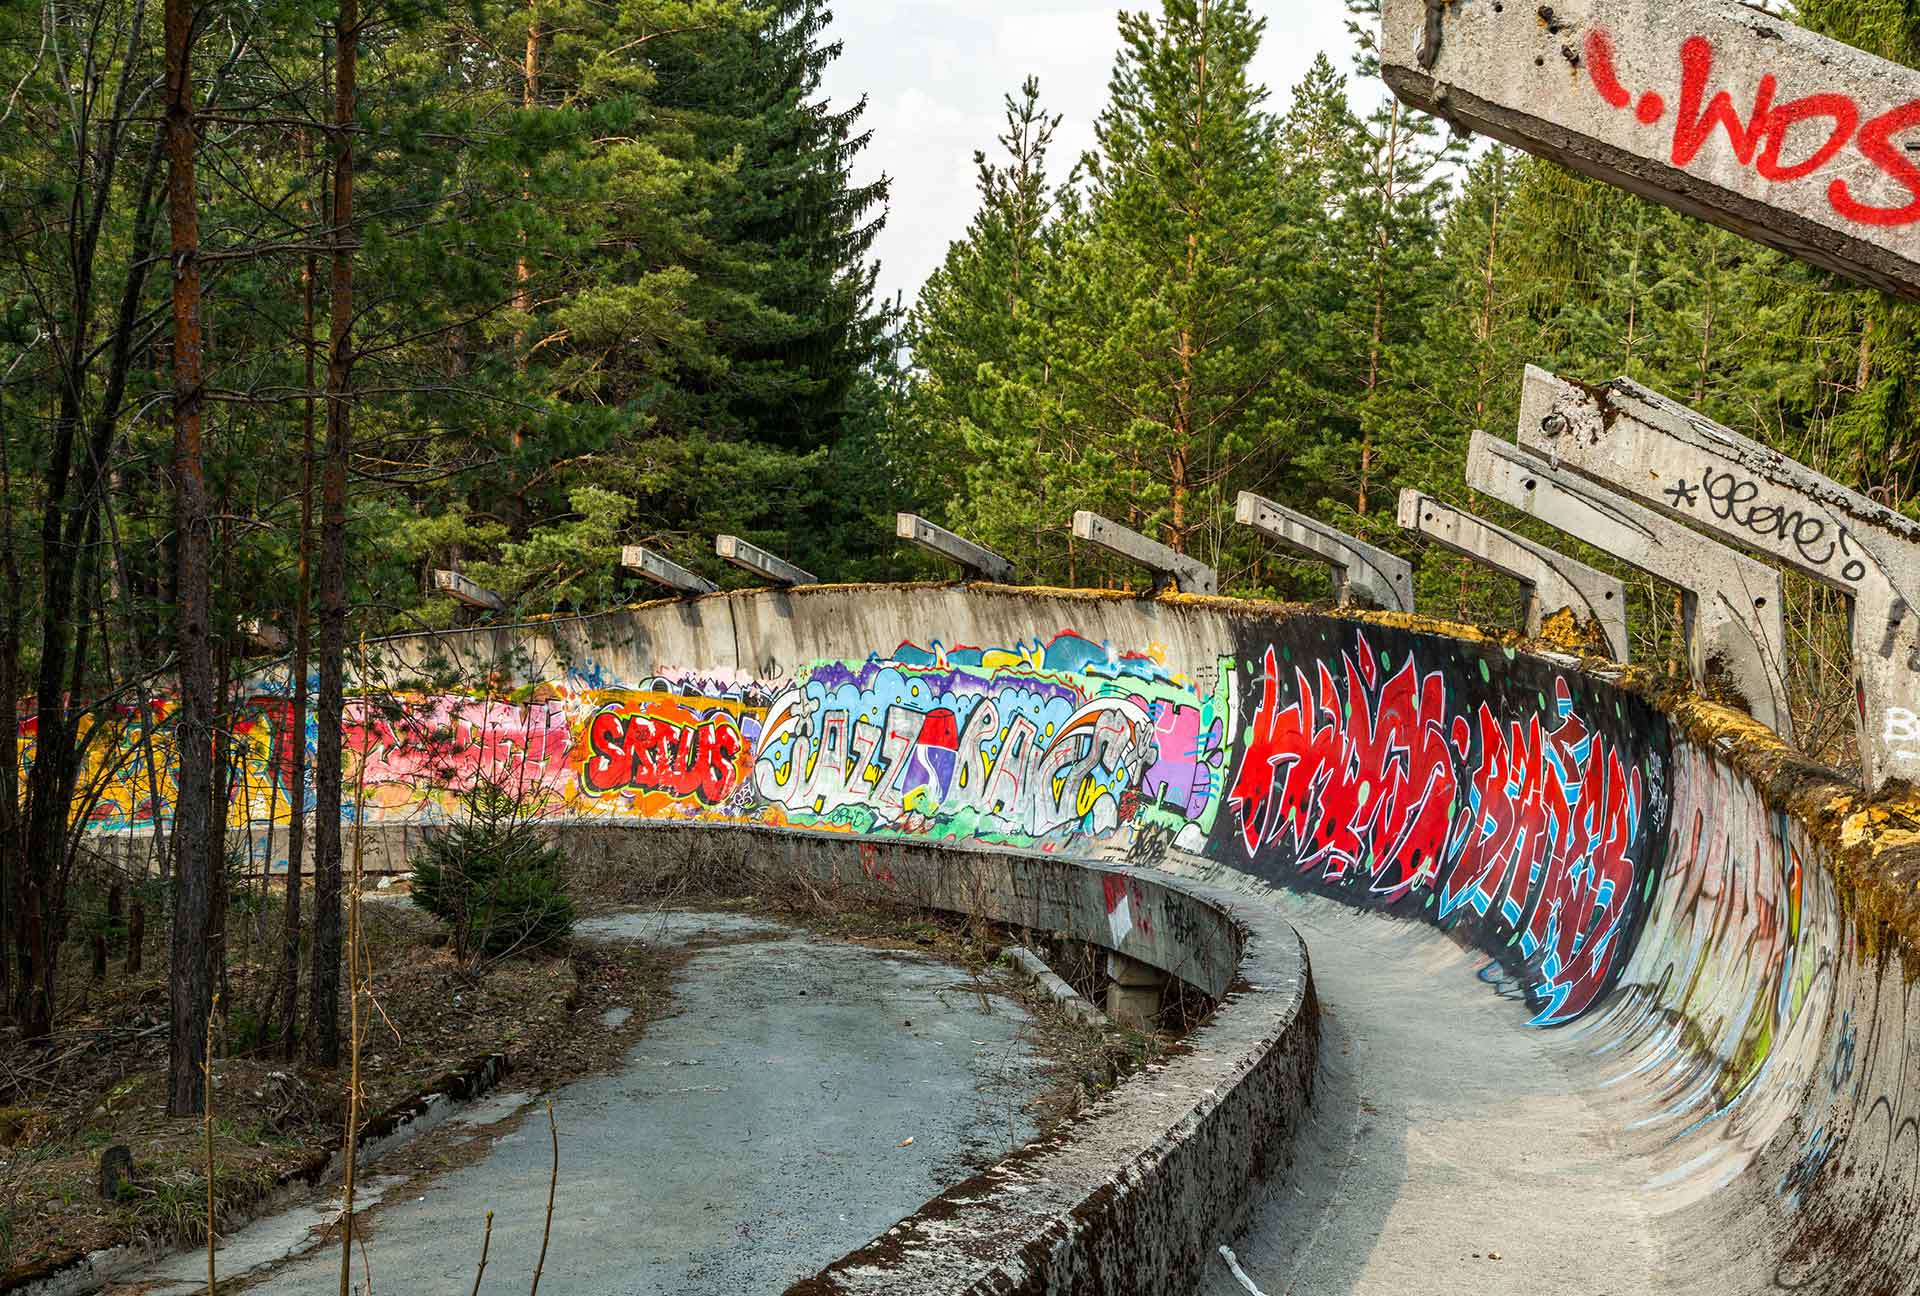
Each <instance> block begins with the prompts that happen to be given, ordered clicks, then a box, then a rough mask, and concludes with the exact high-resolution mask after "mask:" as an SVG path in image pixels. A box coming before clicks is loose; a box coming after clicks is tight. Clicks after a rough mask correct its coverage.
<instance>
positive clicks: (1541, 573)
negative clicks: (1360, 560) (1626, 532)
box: [1400, 487, 1627, 661]
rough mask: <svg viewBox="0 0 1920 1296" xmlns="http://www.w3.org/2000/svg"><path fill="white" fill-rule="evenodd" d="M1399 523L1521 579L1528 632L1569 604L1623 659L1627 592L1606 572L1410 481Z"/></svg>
mask: <svg viewBox="0 0 1920 1296" xmlns="http://www.w3.org/2000/svg"><path fill="white" fill-rule="evenodd" d="M1400 525H1401V526H1403V527H1405V528H1406V529H1407V530H1409V531H1413V532H1416V533H1418V534H1420V535H1423V536H1425V537H1427V539H1429V540H1431V541H1433V542H1434V543H1435V544H1437V545H1440V546H1441V547H1442V548H1445V549H1451V550H1453V551H1454V552H1455V553H1457V554H1462V555H1464V556H1466V557H1468V558H1471V559H1473V560H1474V561H1475V562H1478V563H1483V564H1485V565H1486V566H1488V567H1491V568H1493V569H1494V570H1495V571H1497V572H1501V573H1502V574H1504V575H1507V576H1511V577H1513V579H1515V580H1517V581H1519V582H1520V583H1521V584H1522V585H1524V586H1525V587H1526V590H1527V627H1526V628H1527V633H1528V634H1530V635H1537V634H1539V633H1540V630H1541V627H1542V625H1543V624H1544V623H1545V621H1546V618H1547V617H1548V615H1550V614H1552V613H1555V612H1559V611H1560V610H1562V609H1563V608H1566V609H1571V610H1572V611H1573V614H1574V616H1575V617H1577V618H1578V619H1579V620H1581V621H1582V622H1589V621H1590V622H1592V623H1594V624H1595V625H1597V626H1599V628H1600V635H1601V637H1602V638H1603V639H1604V640H1605V641H1606V646H1607V651H1608V652H1609V653H1611V654H1612V655H1613V658H1614V660H1615V661H1626V660H1627V593H1626V589H1625V587H1624V586H1622V585H1621V584H1620V582H1619V581H1617V580H1615V579H1614V578H1613V577H1611V576H1609V575H1607V574H1606V573H1605V572H1603V571H1600V570H1599V569H1597V568H1594V567H1589V566H1587V565H1586V564H1585V563H1583V562H1577V561H1575V560H1574V559H1572V558H1569V557H1567V556H1566V555H1565V554H1562V553H1555V552H1554V551H1553V550H1551V549H1549V548H1547V547H1546V546H1545V545H1538V544H1535V543H1534V542H1533V541H1531V540H1528V539H1526V538H1525V537H1524V536H1517V535H1515V534H1514V533H1513V532H1511V531H1508V530H1506V529H1505V528H1504V527H1497V526H1495V525H1494V524H1493V523H1491V522H1488V521H1486V520H1485V519H1483V518H1477V517H1475V516H1474V515H1473V514H1471V513H1463V512H1461V511H1460V510H1459V509H1457V508H1455V507H1453V505H1451V504H1444V503H1442V502H1441V501H1439V500H1437V499H1435V498H1434V497H1433V496H1431V495H1427V494H1424V493H1422V492H1420V491H1417V490H1414V489H1412V488H1411V487H1409V488H1408V489H1406V490H1403V491H1401V492H1400Z"/></svg>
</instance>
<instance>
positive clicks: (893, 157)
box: [825, 0, 1361, 305]
mask: <svg viewBox="0 0 1920 1296" xmlns="http://www.w3.org/2000/svg"><path fill="white" fill-rule="evenodd" d="M1123 7H1125V8H1134V9H1140V8H1151V9H1155V10H1156V11H1157V9H1158V5H1157V3H1155V0H1134V3H1132V4H1130V5H1125V6H1122V5H1102V4H1096V3H1089V0H833V11H834V34H835V35H836V36H838V37H839V38H840V39H841V40H842V41H843V42H845V45H846V49H845V52H844V53H842V55H841V56H840V58H839V60H838V61H837V62H835V63H834V64H832V65H831V66H830V67H829V68H828V70H827V73H826V85H825V90H826V93H827V95H828V96H829V97H830V98H831V99H832V100H833V101H834V103H835V104H836V105H840V104H845V103H850V102H852V101H853V100H855V99H857V98H859V96H860V95H861V94H862V93H865V94H866V95H868V96H869V103H868V106H867V116H866V124H867V126H868V127H869V128H870V129H871V130H872V131H873V142H872V143H871V144H870V145H869V146H868V148H867V150H866V152H865V153H864V154H862V155H861V159H860V163H859V170H858V174H859V178H861V179H866V178H870V177H872V176H875V175H878V174H879V173H881V172H885V173H886V174H888V175H890V176H892V177H893V201H892V203H891V207H890V213H891V214H890V215H889V216H888V218H887V227H886V230H885V232H883V233H882V234H881V236H880V241H879V244H878V245H877V247H876V249H875V254H876V255H877V256H878V257H879V258H880V260H881V262H882V267H881V271H880V291H881V293H882V294H883V295H885V296H889V297H891V296H892V295H893V294H894V293H895V292H904V293H905V294H906V297H907V302H908V304H909V305H911V304H912V302H913V298H914V295H915V293H917V292H918V291H919V288H920V283H921V281H922V280H924V279H925V278H926V277H927V274H928V273H929V272H930V271H932V270H933V269H934V268H935V267H937V266H938V265H939V264H940V262H941V259H942V258H944V257H945V256H946V251H947V244H948V243H949V242H951V241H952V240H953V239H956V238H958V237H959V236H960V235H961V234H962V233H964V232H965V230H966V227H967V222H968V220H970V219H971V218H972V216H973V207H974V197H975V195H974V168H973V153H974V150H975V149H985V150H988V151H989V152H991V151H992V150H993V149H994V148H995V147H996V145H995V144H994V136H995V135H997V134H998V133H999V131H1000V129H1001V124H1002V104H1001V101H1002V98H1003V96H1005V95H1006V94H1007V93H1008V92H1010V91H1014V90H1017V89H1018V88H1019V86H1020V82H1021V80H1022V79H1023V78H1025V77H1026V76H1028V75H1029V74H1032V75H1034V76H1038V77H1039V78H1040V93H1041V96H1042V102H1043V103H1044V105H1045V106H1046V107H1047V109H1048V110H1049V111H1050V112H1055V113H1063V114H1065V116H1066V120H1065V121H1064V122H1062V123H1061V126H1060V131H1059V134H1058V135H1057V136H1056V137H1055V140H1054V146H1053V150H1052V152H1051V154H1050V155H1049V158H1048V166H1049V170H1050V171H1051V172H1052V173H1053V174H1054V176H1055V177H1056V178H1064V177H1065V175H1066V173H1067V170H1068V168H1069V167H1071V166H1072V164H1073V161H1074V160H1075V159H1076V158H1078V157H1079V156H1080V154H1081V152H1082V151H1083V150H1085V149H1087V148H1090V147H1091V146H1092V144H1093V119H1094V117H1095V116H1096V115H1097V114H1098V113H1099V111H1100V109H1101V108H1102V107H1103V106H1104V105H1105V103H1106V97H1107V94H1106V91H1107V76H1108V74H1109V73H1110V72H1111V71H1112V69H1113V55H1114V51H1115V49H1116V48H1117V47H1118V45H1119V36H1118V32H1117V28H1116V26H1115V15H1116V14H1118V13H1119V12H1120V10H1121V9H1122V8H1123ZM1254 10H1255V12H1257V13H1260V14H1263V15H1264V16H1265V18H1266V20H1267V30H1266V37H1265V40H1264V41H1263V42H1262V44H1261V48H1260V54H1259V57H1258V58H1257V59H1256V60H1255V63H1254V72H1255V75H1256V76H1257V78H1258V79H1259V80H1261V81H1263V82H1265V83H1266V85H1267V87H1268V88H1269V89H1270V90H1271V91H1272V92H1273V100H1272V101H1271V106H1275V107H1284V105H1285V99H1286V91H1287V88H1288V87H1289V86H1291V85H1293V84H1294V83H1295V82H1296V81H1298V80H1299V79H1300V77H1301V76H1302V75H1303V74H1304V73H1305V72H1306V70H1307V68H1308V66H1309V65H1311V64H1312V62H1313V56H1314V55H1315V54H1316V53H1318V52H1320V51H1322V50H1324V51H1326V52H1327V54H1328V56H1329V57H1330V58H1332V59H1333V62H1334V66H1335V67H1337V68H1339V69H1340V70H1341V71H1342V72H1350V71H1351V67H1350V63H1351V51H1350V48H1349V41H1348V36H1347V29H1346V16H1347V11H1346V5H1345V4H1344V3H1343V0H1254ZM1360 97H1361V96H1358V95H1356V99H1358V98H1360Z"/></svg>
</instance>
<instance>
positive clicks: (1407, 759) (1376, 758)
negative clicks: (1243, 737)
mask: <svg viewBox="0 0 1920 1296" xmlns="http://www.w3.org/2000/svg"><path fill="white" fill-rule="evenodd" d="M1359 651H1360V652H1361V653H1363V654H1364V653H1371V651H1372V650H1371V649H1370V648H1368V647H1366V646H1365V645H1364V644H1362V646H1361V647H1360V648H1359ZM1368 665H1369V666H1370V665H1371V663H1368ZM1365 669H1366V668H1363V667H1360V666H1359V665H1357V664H1356V662H1355V660H1354V658H1353V656H1352V655H1348V656H1347V657H1346V658H1345V672H1346V686H1347V687H1346V698H1347V702H1348V704H1350V706H1351V714H1350V715H1349V714H1348V713H1347V710H1346V707H1345V706H1343V704H1342V701H1341V695H1340V689H1339V687H1338V685H1337V684H1336V682H1335V680H1334V677H1333V675H1332V673H1331V672H1330V671H1328V670H1327V668H1326V666H1325V665H1324V664H1323V665H1321V666H1320V668H1319V671H1320V689H1319V704H1318V705H1317V706H1315V704H1314V702H1313V693H1312V689H1311V687H1310V686H1309V684H1308V682H1307V678H1306V676H1305V675H1304V674H1302V673H1301V672H1300V671H1298V670H1296V671H1295V672H1294V680H1295V690H1296V698H1297V700H1296V701H1295V702H1294V703H1293V705H1291V706H1286V707H1283V706H1282V705H1281V700H1280V676H1279V666H1278V663H1277V662H1276V661H1275V659H1274V654H1273V649H1272V648H1268V649H1267V655H1266V661H1265V676H1264V680H1263V683H1262V691H1261V700H1260V705H1259V707H1258V708H1257V710H1256V712H1255V714H1254V721H1253V735H1252V738H1251V739H1250V741H1249V743H1248V747H1247V754H1246V758H1245V759H1244V760H1242V762H1241V765H1240V773H1239V776H1238V777H1237V778H1236V779H1235V781H1234V785H1233V790H1232V792H1231V794H1230V797H1229V799H1230V801H1231V802H1232V803H1233V804H1234V805H1236V806H1237V807H1238V808H1239V811H1240V831H1241V840H1242V842H1243V843H1244V844H1245V846H1246V848H1247V853H1248V854H1249V855H1251V854H1253V853H1254V851H1255V850H1256V849H1258V848H1259V847H1260V846H1261V845H1265V844H1268V843H1272V842H1275V841H1278V840H1279V839H1280V838H1281V837H1282V836H1283V835H1284V836H1288V837H1290V838H1291V839H1292V841H1293V844H1294V846H1295V848H1296V850H1297V851H1298V861H1297V862H1298V867H1299V868H1300V870H1301V871H1302V872H1305V871H1307V870H1309V869H1312V868H1315V867H1318V868H1320V869H1321V870H1322V874H1321V875H1322V877H1323V878H1324V879H1326V880H1328V881H1337V880H1339V879H1341V878H1343V877H1345V876H1346V873H1347V870H1348V869H1350V868H1352V867H1354V866H1356V865H1362V866H1365V867H1367V868H1368V870H1369V872H1370V874H1371V877H1372V889H1373V890H1374V891H1376V892H1382V893H1385V894H1386V895H1387V896H1389V897H1393V896H1398V895H1400V894H1402V893H1403V892H1405V891H1406V890H1407V889H1408V888H1409V887H1411V886H1413V885H1414V883H1415V882H1417V881H1419V880H1420V879H1421V878H1422V877H1426V878H1432V877H1433V876H1434V875H1435V874H1436V873H1437V871H1438V869H1439V865H1440V859H1441V852H1442V850H1443V849H1444V847H1445V844H1446V839H1447V821H1448V818H1449V814H1450V807H1451V805H1452V802H1453V793H1454V775H1453V764H1452V761H1451V759H1450V757H1449V756H1448V752H1447V742H1446V736H1445V734H1446V731H1445V728H1444V725H1445V719H1446V717H1445V711H1446V693H1445V685H1444V683H1443V681H1442V680H1441V678H1440V676H1439V674H1438V673H1437V672H1436V673H1434V674H1430V675H1427V676H1426V677H1425V678H1424V679H1422V678H1419V677H1417V676H1416V675H1415V673H1414V670H1413V663H1412V661H1411V660H1408V661H1407V662H1406V663H1404V664H1403V665H1402V666H1401V668H1400V670H1399V671H1398V672H1397V673H1396V674H1395V675H1394V676H1393V677H1392V678H1391V679H1389V680H1388V681H1387V683H1386V684H1385V685H1384V686H1383V687H1382V688H1380V689H1379V690H1378V692H1377V695H1376V694H1375V691H1374V690H1373V689H1371V688H1369V687H1368V686H1367V685H1366V684H1365V683H1364V682H1363V679H1362V675H1363V673H1364V672H1365Z"/></svg>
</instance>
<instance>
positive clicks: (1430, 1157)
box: [1196, 892, 1661, 1296]
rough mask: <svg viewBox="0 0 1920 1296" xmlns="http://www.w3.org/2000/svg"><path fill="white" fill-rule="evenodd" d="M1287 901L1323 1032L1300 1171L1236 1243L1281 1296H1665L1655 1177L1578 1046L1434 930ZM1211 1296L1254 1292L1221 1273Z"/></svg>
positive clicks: (1242, 1261) (1206, 1285) (1253, 1214)
mask: <svg viewBox="0 0 1920 1296" xmlns="http://www.w3.org/2000/svg"><path fill="white" fill-rule="evenodd" d="M1267 902H1268V903H1271V904H1273V905H1274V906H1276V907H1277V908H1278V909H1279V910H1280V911H1281V912H1282V913H1283V914H1284V915H1285V916H1286V918H1287V920H1288V921H1289V922H1291V923H1293V924H1294V926H1295V927H1296V928H1298V930H1299V931H1300V933H1301V935H1302V936H1303V937H1305V939H1306V942H1307V950H1308V953H1309V956H1310V957H1311V959H1312V962H1313V978H1314V985H1315V988H1316V989H1317V991H1318V993H1319V996H1320V1008H1321V1014H1322V1016H1321V1036H1320V1069H1319V1073H1318V1076H1317V1078H1316V1084H1315V1093H1314V1099H1313V1104H1312V1106H1311V1108H1310V1109H1309V1112H1308V1115H1307V1119H1306V1122H1305V1124H1304V1125H1303V1126H1302V1128H1301V1130H1300V1134H1299V1138H1298V1143H1297V1145H1296V1148H1295V1160H1294V1165H1293V1168H1292V1170H1291V1171H1290V1172H1288V1173H1287V1174H1285V1175H1282V1176H1279V1177H1277V1178H1276V1179H1275V1180H1273V1181H1272V1182H1270V1183H1269V1184H1268V1185H1267V1186H1266V1187H1265V1188H1264V1189H1262V1190H1260V1191H1259V1194H1258V1196H1257V1197H1256V1198H1255V1200H1254V1202H1253V1203H1252V1206H1251V1210H1250V1212H1249V1219H1248V1223H1247V1226H1246V1228H1245V1229H1244V1230H1243V1231H1242V1232H1241V1234H1240V1235H1239V1236H1238V1237H1236V1238H1234V1239H1232V1240H1231V1243H1230V1245H1231V1246H1232V1249H1233V1251H1234V1253H1235V1257H1236V1259H1237V1261H1238V1263H1239V1265H1240V1267H1241V1269H1242V1271H1243V1273H1244V1274H1245V1275H1246V1278H1247V1279H1248V1280H1250V1281H1251V1283H1252V1284H1253V1286H1254V1287H1255V1288H1256V1289H1257V1290H1258V1291H1260V1292H1261V1293H1262V1294H1263V1296H1347V1294H1349V1293H1351V1294H1353V1296H1400V1294H1402V1293H1412V1292H1475V1293H1488V1294H1492V1296H1500V1294H1503V1293H1515V1294H1516V1296H1518V1294H1520V1293H1529V1294H1532V1293H1539V1292H1565V1293H1580V1294H1581V1296H1628V1294H1629V1293H1636V1292H1644V1291H1652V1290H1658V1289H1659V1287H1660V1279H1659V1271H1660V1267H1661V1266H1660V1260H1659V1256H1660V1248H1659V1242H1658V1238H1657V1236H1656V1233H1655V1228H1654V1224H1653V1221H1652V1219H1651V1218H1650V1216H1649V1213H1648V1211H1647V1210H1646V1195H1645V1192H1644V1185H1645V1182H1646V1181H1647V1179H1648V1178H1649V1177H1650V1176H1651V1174H1652V1173H1653V1169H1652V1167H1650V1166H1649V1165H1648V1164H1646V1163H1645V1162H1644V1161H1643V1160H1642V1159H1641V1158H1640V1157H1638V1156H1636V1155H1635V1154H1634V1153H1633V1152H1631V1151H1630V1150H1629V1149H1627V1148H1626V1147H1624V1146H1623V1145H1622V1144H1623V1140H1622V1139H1621V1137H1620V1135H1619V1133H1618V1132H1617V1131H1618V1128H1619V1122H1618V1121H1617V1120H1616V1119H1614V1117H1613V1116H1612V1115H1610V1114H1609V1113H1608V1112H1607V1111H1606V1110H1605V1104H1604V1103H1603V1102H1602V1101H1601V1100H1600V1096H1599V1092H1598V1088H1597V1083H1596V1078H1597V1076H1598V1068H1597V1067H1596V1065H1595V1063H1594V1062H1593V1060H1592V1059H1591V1058H1590V1057H1589V1056H1588V1054H1587V1053H1586V1051H1585V1050H1584V1049H1583V1048H1582V1046H1581V1045H1580V1043H1579V1042H1578V1040H1577V1038H1576V1037H1575V1035H1574V1034H1572V1033H1570V1032H1566V1031H1553V1030H1529V1029H1527V1028H1526V1027H1525V1026H1524V1022H1525V1020H1526V1013H1525V1011H1524V1006H1523V1005H1522V1004H1520V1003H1518V1002H1516V1001H1514V1000H1512V999H1510V998H1505V997H1503V996H1502V995H1501V994H1500V993H1498V987H1497V986H1496V985H1492V984H1488V983H1487V982H1485V981H1483V980H1481V979H1480V978H1479V977H1478V976H1477V975H1476V974H1477V973H1479V972H1481V971H1482V970H1483V969H1484V968H1485V966H1486V964H1487V959H1486V956H1485V955H1480V954H1475V953H1474V952H1472V951H1469V950H1463V949H1461V948H1459V947H1458V946H1456V945H1454V944H1453V943H1452V942H1451V941H1449V940H1447V939H1446V938H1445V937H1444V936H1442V935H1440V934H1438V933H1436V932H1434V931H1433V930H1432V929H1430V928H1427V927H1424V926H1416V925H1414V924H1412V923H1407V922H1403V921H1397V920H1394V919H1391V918H1383V917H1380V916H1377V915H1374V914H1369V913H1363V912H1358V911H1355V910H1352V909H1348V908H1346V907H1344V906H1341V905H1339V904H1336V903H1334V902H1332V901H1327V900H1322V899H1318V898H1314V897H1308V896H1302V895H1298V894H1295V893H1290V892H1274V893H1271V895H1270V896H1269V897H1268V899H1267ZM1602 1251H1604V1253H1605V1263H1604V1264H1601V1263H1600V1262H1599V1261H1600V1258H1601V1257H1600V1253H1601V1252H1602ZM1196 1296H1249V1290H1248V1286H1247V1284H1246V1283H1245V1282H1242V1281H1241V1280H1240V1279H1239V1278H1237V1277H1236V1276H1234V1275H1233V1274H1232V1272H1231V1271H1230V1270H1229V1268H1228V1266H1227V1264H1226V1261H1225V1259H1224V1257H1216V1263H1215V1265H1214V1266H1213V1267H1212V1268H1211V1269H1210V1270H1209V1272H1208V1274H1207V1276H1206V1278H1205V1280H1204V1281H1203V1282H1202V1283H1201V1284H1200V1286H1199V1287H1198V1288H1197V1291H1196Z"/></svg>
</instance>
